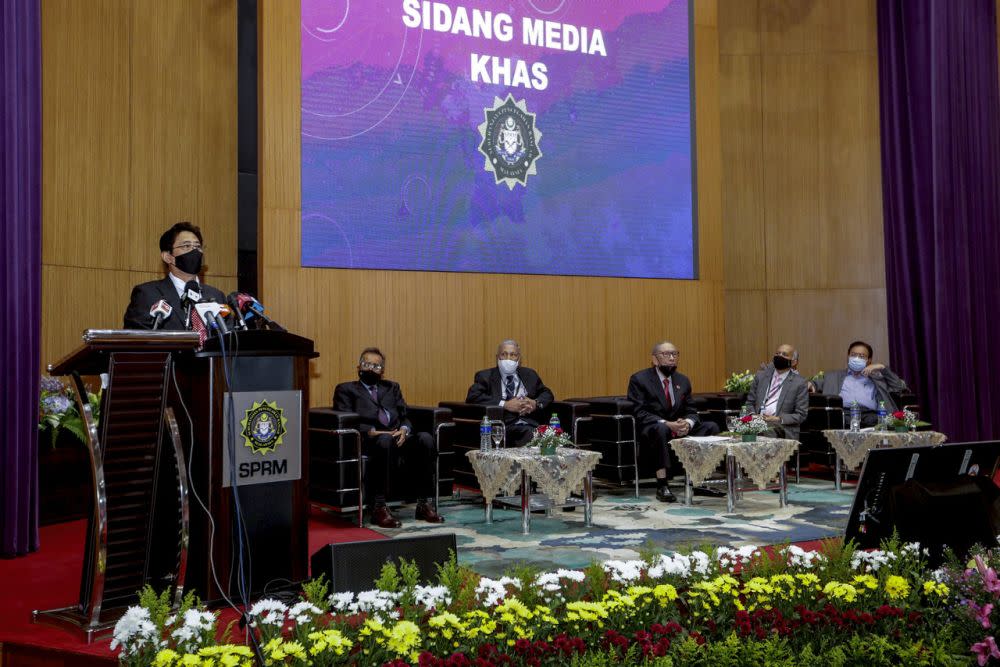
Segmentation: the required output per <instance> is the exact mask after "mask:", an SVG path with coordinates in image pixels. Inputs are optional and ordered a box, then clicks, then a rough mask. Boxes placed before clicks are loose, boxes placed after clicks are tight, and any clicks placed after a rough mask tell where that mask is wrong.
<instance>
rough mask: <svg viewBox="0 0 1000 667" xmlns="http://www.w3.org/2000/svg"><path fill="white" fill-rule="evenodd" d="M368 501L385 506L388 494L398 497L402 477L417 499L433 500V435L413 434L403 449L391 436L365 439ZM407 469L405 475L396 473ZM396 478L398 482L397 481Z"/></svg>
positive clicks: (434, 453) (434, 455) (366, 494)
mask: <svg viewBox="0 0 1000 667" xmlns="http://www.w3.org/2000/svg"><path fill="white" fill-rule="evenodd" d="M364 450H365V456H367V457H368V465H367V466H365V498H367V499H368V502H369V504H372V503H374V504H378V503H384V502H385V499H386V497H387V495H388V494H389V493H394V494H399V493H401V492H402V491H403V489H402V488H395V487H396V486H400V487H401V486H403V485H402V483H401V482H402V481H403V480H402V477H403V476H404V475H405V477H406V478H407V479H408V480H409V482H410V488H411V489H412V491H413V492H414V493H416V494H417V497H418V498H421V499H424V498H433V497H434V463H435V460H436V459H437V449H436V448H435V447H434V438H432V437H431V434H430V433H410V435H409V436H408V437H407V438H406V440H405V441H404V442H403V444H402V445H401V446H397V445H396V441H395V440H394V439H393V437H392V436H391V435H388V434H383V435H378V436H376V437H374V438H372V437H367V436H366V437H365V444H364ZM401 466H405V473H404V475H400V476H398V477H397V476H396V475H394V474H393V473H394V472H395V471H396V470H397V469H399V468H401ZM394 478H396V479H394Z"/></svg>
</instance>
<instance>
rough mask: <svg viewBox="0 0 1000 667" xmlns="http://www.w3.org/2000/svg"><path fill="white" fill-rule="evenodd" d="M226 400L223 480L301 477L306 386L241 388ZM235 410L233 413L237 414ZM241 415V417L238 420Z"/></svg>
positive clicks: (252, 481) (229, 482)
mask: <svg viewBox="0 0 1000 667" xmlns="http://www.w3.org/2000/svg"><path fill="white" fill-rule="evenodd" d="M230 396H231V397H232V412H230V403H229V401H228V400H226V401H224V403H223V404H224V406H225V414H224V428H223V486H233V479H232V477H233V475H234V473H235V484H236V486H246V485H249V484H265V483H269V482H286V481H292V480H296V479H300V478H301V477H302V425H301V423H300V422H301V415H302V392H300V391H240V392H233V393H232V394H230ZM234 415H235V417H234ZM237 420H239V421H237Z"/></svg>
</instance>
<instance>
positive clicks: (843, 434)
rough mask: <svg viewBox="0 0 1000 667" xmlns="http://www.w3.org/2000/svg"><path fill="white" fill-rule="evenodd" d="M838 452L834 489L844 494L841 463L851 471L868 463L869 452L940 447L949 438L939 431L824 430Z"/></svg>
mask: <svg viewBox="0 0 1000 667" xmlns="http://www.w3.org/2000/svg"><path fill="white" fill-rule="evenodd" d="M823 435H824V436H826V439H827V441H828V442H829V443H830V446H831V447H833V451H834V453H835V459H834V471H833V487H834V488H835V489H836V490H837V491H840V487H841V484H840V462H841V461H843V462H844V465H845V466H847V468H848V470H853V469H854V468H857V467H858V466H859V465H861V462H862V461H864V460H865V455H866V454H868V450H869V449H879V448H886V447H912V446H915V445H940V444H943V443H944V442H945V441H946V440H947V439H948V438H947V436H945V434H944V433H938V432H937V431H902V432H901V431H872V430H863V431H847V430H842V429H828V430H825V431H823Z"/></svg>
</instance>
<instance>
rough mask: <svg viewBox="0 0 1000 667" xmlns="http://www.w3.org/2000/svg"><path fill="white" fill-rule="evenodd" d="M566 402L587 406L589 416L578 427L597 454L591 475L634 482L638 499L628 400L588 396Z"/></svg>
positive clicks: (635, 451) (616, 481)
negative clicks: (598, 458) (597, 457)
mask: <svg viewBox="0 0 1000 667" xmlns="http://www.w3.org/2000/svg"><path fill="white" fill-rule="evenodd" d="M569 402H571V403H576V404H584V405H586V406H588V408H589V411H590V419H589V420H588V422H587V423H585V424H582V426H584V434H585V437H586V441H587V442H588V443H589V447H590V448H592V449H594V450H595V451H598V452H600V453H601V462H600V463H598V464H597V467H596V468H595V470H594V473H595V476H596V477H599V478H601V479H606V480H609V481H611V482H612V483H614V484H619V485H625V484H628V483H632V484H634V485H635V495H636V497H637V498H638V497H639V477H640V473H639V468H638V466H637V465H636V462H637V460H638V458H639V445H638V441H637V440H636V430H635V417H634V416H633V411H634V407H633V405H632V402H631V401H629V400H628V398H626V397H624V396H589V397H586V398H571V399H569Z"/></svg>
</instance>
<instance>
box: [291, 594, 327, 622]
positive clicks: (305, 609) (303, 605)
mask: <svg viewBox="0 0 1000 667" xmlns="http://www.w3.org/2000/svg"><path fill="white" fill-rule="evenodd" d="M322 613H323V612H322V611H321V610H320V609H319V607H317V606H316V605H314V604H312V603H311V602H306V601H304V600H303V601H302V602H296V603H295V604H293V605H292V607H291V609H289V610H288V618H290V619H292V620H293V621H295V622H296V623H298V624H299V625H305V624H306V623H311V622H312V620H313V619H314V618H316V617H317V616H319V615H320V614H322Z"/></svg>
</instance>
